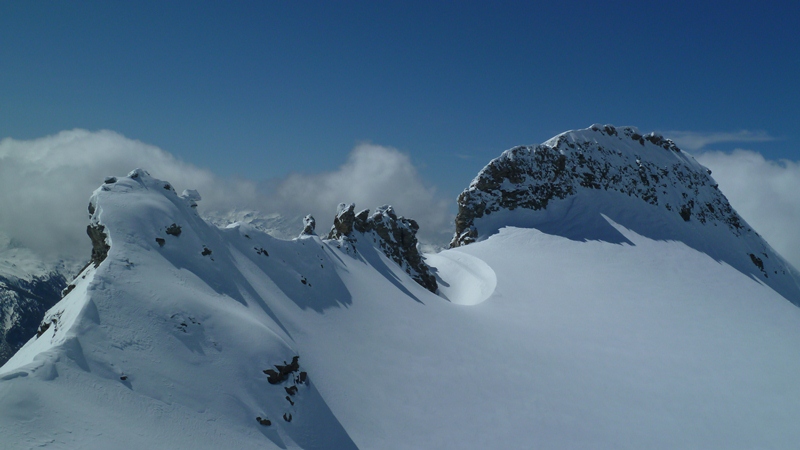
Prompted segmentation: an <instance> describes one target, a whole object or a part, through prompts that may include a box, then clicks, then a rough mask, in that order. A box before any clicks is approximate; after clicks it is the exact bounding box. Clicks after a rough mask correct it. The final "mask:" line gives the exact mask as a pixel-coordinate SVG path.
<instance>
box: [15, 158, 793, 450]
mask: <svg viewBox="0 0 800 450" xmlns="http://www.w3.org/2000/svg"><path fill="white" fill-rule="evenodd" d="M610 194H612V193H607V192H604V191H599V190H598V191H582V192H580V195H577V196H575V197H574V198H571V199H561V200H563V201H562V202H561V203H559V202H558V201H554V202H553V204H552V205H551V206H552V209H550V208H549V207H548V209H547V210H545V211H548V210H549V212H545V211H532V212H530V213H531V214H534V213H535V214H536V215H535V216H532V218H533V219H535V220H536V221H537V222H535V223H537V224H538V226H539V228H540V229H535V228H520V227H515V226H513V225H527V224H528V223H530V222H526V221H527V220H528V219H531V216H526V215H525V214H527V213H525V214H522V215H517V214H513V213H512V214H508V215H507V217H506V220H508V223H507V224H506V225H501V224H500V222H498V223H496V224H495V225H496V232H494V233H491V234H488V235H487V236H483V237H481V239H479V240H478V241H477V242H474V243H471V244H470V245H466V246H461V247H458V248H454V249H450V250H446V251H443V252H441V253H439V254H436V255H429V256H427V262H428V263H429V264H430V265H431V266H433V272H434V274H435V275H436V277H437V284H438V286H439V294H440V295H436V294H434V293H431V292H430V291H428V290H427V289H425V288H424V287H422V286H421V285H420V284H418V283H417V282H415V281H414V280H413V279H412V278H410V276H409V275H408V274H407V273H406V272H405V271H404V270H403V269H402V268H401V267H400V266H398V265H397V264H396V263H395V262H394V261H392V260H391V259H390V258H388V257H387V256H386V255H385V254H384V253H383V252H382V251H381V250H379V248H380V246H374V242H373V241H372V239H370V238H368V237H367V236H364V237H363V238H362V237H361V236H359V235H353V236H352V237H353V239H347V240H343V239H338V240H323V239H320V238H319V237H318V236H315V235H304V236H301V237H300V238H297V239H295V240H291V241H282V240H278V239H275V238H273V237H271V236H269V235H267V234H265V233H263V232H260V231H259V230H257V229H255V228H253V227H251V226H248V225H247V224H238V225H233V226H230V227H228V228H224V229H219V228H216V227H214V226H211V225H209V224H207V223H206V222H204V221H203V220H202V219H201V218H199V217H198V216H197V214H196V212H195V210H194V209H193V208H192V206H191V205H192V203H193V201H192V199H191V196H187V197H181V196H179V195H177V193H175V192H174V191H173V190H172V188H171V186H170V185H169V183H167V182H163V181H159V180H156V179H153V178H151V177H150V176H149V175H147V173H146V172H144V171H142V170H136V171H134V172H131V174H129V176H128V177H120V178H119V179H113V180H108V183H106V184H104V185H103V186H102V187H101V188H99V189H98V190H97V191H96V192H95V194H94V196H93V198H92V200H91V203H92V208H93V215H92V219H91V225H92V226H93V227H96V228H95V229H97V230H100V228H99V227H100V226H102V227H103V228H102V230H101V231H102V233H101V234H99V235H98V236H100V238H98V239H96V240H95V242H94V245H95V252H94V254H95V259H96V262H97V264H96V265H95V264H92V265H90V266H89V267H87V268H86V269H85V270H84V272H82V273H81V274H80V275H79V276H78V277H77V278H76V279H75V281H74V282H73V284H74V286H75V287H74V288H72V290H71V291H70V293H69V294H68V295H67V296H66V297H65V298H64V299H63V300H62V301H61V302H60V303H59V304H57V305H56V306H55V307H53V308H52V309H51V310H50V311H49V312H48V314H47V315H46V317H45V320H44V322H43V327H42V329H41V331H42V333H41V335H40V336H39V337H36V338H33V339H31V341H29V342H28V343H27V344H26V346H25V347H24V348H22V349H21V350H20V351H19V352H18V353H17V354H16V355H15V356H14V357H13V358H12V359H11V360H10V361H9V362H8V363H7V364H5V365H4V366H3V367H2V368H0V443H1V444H2V446H3V447H4V448H33V447H44V448H54V449H55V448H89V449H92V448H109V447H113V448H169V447H174V448H209V449H211V448H222V447H226V448H242V449H244V448H355V447H357V448H363V449H373V448H375V449H384V448H392V449H406V448H407V449H420V448H431V449H442V448H453V449H465V448H476V449H477V448H520V449H523V448H524V449H527V448H538V449H563V448H600V449H603V448H608V449H625V448H630V449H640V448H704V449H715V448H719V449H731V448H776V449H779V448H791V447H793V446H794V445H795V444H796V443H797V442H798V441H800V429H799V428H798V427H797V426H796V424H797V423H798V421H799V420H800V387H798V385H797V383H796V374H797V373H798V371H800V359H798V358H797V350H796V349H797V348H798V347H800V308H797V307H796V306H794V305H792V304H791V303H790V302H789V301H787V298H786V297H784V296H782V295H781V294H779V293H778V292H776V290H775V289H774V288H773V287H771V286H770V285H768V284H766V283H765V280H766V278H764V277H763V276H760V275H759V273H760V271H759V272H757V273H754V274H747V273H743V272H742V270H740V268H738V267H736V266H734V265H732V264H730V263H729V262H727V261H726V259H725V258H724V256H725V254H726V253H725V252H726V251H728V250H729V249H720V248H718V246H720V245H729V244H730V242H732V241H729V240H726V239H727V238H725V239H719V238H716V237H715V236H717V234H718V233H715V232H713V231H707V234H702V233H706V231H704V230H713V229H714V228H713V225H712V226H711V227H708V228H701V227H694V228H692V227H689V228H686V225H687V222H686V221H684V220H683V219H682V218H681V216H680V215H677V220H674V221H673V220H668V219H667V218H666V217H662V216H660V215H659V213H658V212H657V211H660V208H659V207H658V205H652V204H648V203H646V202H641V201H640V200H639V199H637V198H633V197H630V196H627V195H622V196H619V195H616V196H609V195H610ZM496 212H498V213H500V215H495V214H493V216H494V217H501V215H502V214H504V213H503V212H502V211H500V210H498V211H496ZM542 214H545V215H544V216H543V215H542ZM543 217H545V218H551V219H552V220H550V221H548V220H541V219H542V218H543ZM515 221H517V222H515ZM173 224H175V227H173V226H172V225H173ZM553 224H556V225H557V226H556V225H553ZM509 225H512V226H509ZM548 225H550V226H548ZM178 226H180V233H179V234H178V233H177V227H178ZM168 230H169V231H170V233H171V234H168V233H167V231H168ZM642 230H644V231H642ZM645 232H647V233H645ZM654 233H655V234H654ZM102 234H105V236H106V238H105V239H103V237H102ZM674 236H678V237H680V238H681V239H684V240H689V241H690V242H688V243H687V242H684V241H682V240H679V239H675V238H674ZM373 237H374V236H373ZM735 242H737V243H736V245H749V244H741V243H740V242H739V241H735ZM104 243H106V244H108V245H109V246H110V249H109V250H108V254H107V256H105V257H104V259H103V253H104V251H103V248H104V247H103V244H104ZM162 244H163V245H162ZM745 248H749V247H734V248H733V249H732V250H730V251H732V252H734V253H736V254H738V252H740V251H741V250H743V249H745ZM720 255H722V256H723V257H720ZM771 278H774V277H771ZM294 356H299V369H298V371H297V372H294V373H292V374H291V375H290V376H289V377H288V379H286V380H285V381H282V382H280V383H278V384H271V383H270V382H269V378H270V377H269V376H268V375H267V374H265V373H264V372H263V371H264V370H267V369H273V370H276V368H275V365H276V364H284V362H289V361H292V358H293V357H294ZM301 372H304V373H306V374H307V379H306V380H305V381H300V373H301ZM295 387H296V389H297V390H296V391H295V392H294V393H293V394H291V393H290V391H292V390H293V389H294V388H295ZM287 389H288V390H287ZM287 397H288V400H287ZM284 414H287V418H288V414H291V419H292V420H291V422H288V421H286V420H284V419H283V415H284ZM256 417H261V418H267V419H269V420H270V421H271V424H270V425H269V426H265V425H261V424H260V423H258V422H257V421H256Z"/></svg>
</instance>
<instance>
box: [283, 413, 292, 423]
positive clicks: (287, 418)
mask: <svg viewBox="0 0 800 450" xmlns="http://www.w3.org/2000/svg"><path fill="white" fill-rule="evenodd" d="M283 420H285V421H287V422H291V421H292V413H283Z"/></svg>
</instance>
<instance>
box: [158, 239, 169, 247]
mask: <svg viewBox="0 0 800 450" xmlns="http://www.w3.org/2000/svg"><path fill="white" fill-rule="evenodd" d="M156 242H157V243H158V246H159V247H163V246H164V244H166V243H167V241H166V240H164V238H156Z"/></svg>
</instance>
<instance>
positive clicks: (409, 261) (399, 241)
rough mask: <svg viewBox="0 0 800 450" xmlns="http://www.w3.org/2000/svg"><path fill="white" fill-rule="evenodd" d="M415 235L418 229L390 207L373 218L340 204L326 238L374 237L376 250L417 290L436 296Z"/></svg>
mask: <svg viewBox="0 0 800 450" xmlns="http://www.w3.org/2000/svg"><path fill="white" fill-rule="evenodd" d="M417 231H419V225H418V224H417V222H416V221H415V220H412V219H406V218H405V217H403V216H398V215H397V214H396V213H395V211H394V208H392V207H391V206H390V205H384V206H381V207H378V208H376V210H375V212H374V213H372V214H370V212H369V210H368V209H365V210H362V211H360V212H359V213H358V214H356V213H355V204H354V203H341V204H340V205H339V208H338V212H337V214H336V217H335V218H334V220H333V227H332V228H331V231H330V232H329V233H328V236H327V237H328V239H341V240H345V241H355V240H356V239H357V238H356V234H357V233H358V234H362V235H364V234H370V233H371V234H373V235H374V236H375V237H376V238H377V239H375V242H377V244H378V247H379V249H380V250H381V251H382V252H383V253H384V254H385V255H386V256H387V257H389V259H391V260H392V261H394V262H396V263H397V264H398V265H399V266H400V267H402V268H403V270H405V272H406V273H407V274H409V275H411V278H412V279H414V281H416V282H417V283H418V284H419V285H420V286H422V287H424V288H425V289H427V290H429V291H431V292H433V293H436V292H437V290H438V285H437V284H436V277H435V276H433V274H432V273H431V268H430V267H429V266H428V265H427V264H426V263H425V261H424V260H423V259H422V254H420V252H419V250H418V249H417Z"/></svg>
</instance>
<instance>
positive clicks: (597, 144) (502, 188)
mask: <svg viewBox="0 0 800 450" xmlns="http://www.w3.org/2000/svg"><path fill="white" fill-rule="evenodd" d="M601 217H605V218H611V219H612V220H613V221H615V222H616V223H620V224H623V225H624V226H626V227H630V228H636V229H637V232H639V233H641V234H643V235H647V236H648V237H651V238H655V239H670V240H678V241H681V242H684V243H685V244H687V245H689V246H691V247H694V248H696V249H698V250H701V251H703V252H704V253H706V254H708V255H709V256H712V257H714V258H715V259H717V260H718V261H725V262H727V263H728V264H731V265H732V266H734V267H736V268H737V269H739V270H740V271H742V272H743V273H746V274H750V275H752V276H754V277H756V278H757V279H760V280H761V281H762V282H764V283H766V284H769V285H770V286H771V287H773V289H775V290H777V291H778V292H780V293H781V294H782V295H784V296H785V297H787V298H788V299H790V300H791V301H792V302H794V303H796V304H800V283H799V281H800V274H798V272H797V271H796V270H795V269H794V268H792V267H791V266H790V265H789V264H788V263H786V261H785V260H783V258H781V257H780V256H779V255H777V253H775V252H774V250H772V248H771V247H770V246H769V245H768V244H767V243H766V242H765V241H764V240H763V239H762V238H761V237H760V236H759V235H758V234H757V233H756V232H755V231H753V230H752V229H751V228H750V226H749V225H748V224H747V223H746V222H745V221H744V220H743V219H742V218H741V217H740V216H739V215H738V214H737V213H736V211H735V210H734V209H733V208H732V207H731V205H730V203H729V202H728V199H727V198H725V196H724V195H723V194H722V192H720V190H719V188H718V185H717V183H716V182H715V181H714V179H713V178H712V177H711V171H710V170H708V169H707V168H705V167H703V166H702V165H700V164H699V163H698V162H697V161H696V160H695V159H694V158H693V157H692V156H691V155H689V154H687V153H686V152H684V151H681V149H679V148H678V146H676V145H675V143H674V142H673V141H671V140H670V139H667V138H664V137H663V136H660V135H658V134H656V133H649V134H641V133H640V132H639V130H638V129H636V128H634V127H614V126H612V125H592V126H591V127H589V128H586V129H583V130H574V131H568V132H565V133H562V134H560V135H558V136H555V137H553V138H552V139H550V140H548V141H546V142H545V143H543V144H541V145H535V146H519V147H514V148H512V149H509V150H506V151H505V152H503V153H502V154H501V155H500V156H499V157H498V158H495V159H494V160H492V161H491V162H490V163H489V164H488V165H487V166H486V167H484V168H483V169H482V170H481V171H480V172H479V173H478V176H477V177H475V179H474V180H472V183H470V185H469V187H468V188H467V189H465V190H464V191H463V192H462V193H461V194H460V195H459V197H458V214H457V216H456V232H455V235H454V236H453V239H452V241H451V243H450V246H451V247H458V246H462V245H466V244H470V243H472V242H475V241H477V240H481V239H484V238H486V237H488V236H489V235H491V234H494V233H495V232H496V231H497V230H499V229H500V228H502V227H503V226H508V225H515V226H525V227H532V228H540V229H544V228H546V229H547V230H548V232H551V233H555V234H559V233H560V234H562V235H564V236H566V237H570V238H574V239H581V240H586V239H589V240H592V239H600V240H609V239H610V240H614V239H617V237H612V238H609V236H612V235H617V236H619V234H618V233H616V231H614V230H613V229H612V228H609V225H608V223H607V222H606V220H603V219H600V218H601ZM576 230H580V231H576ZM608 230H611V231H608ZM620 242H621V241H620ZM770 277H772V278H770ZM776 278H778V280H776Z"/></svg>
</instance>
